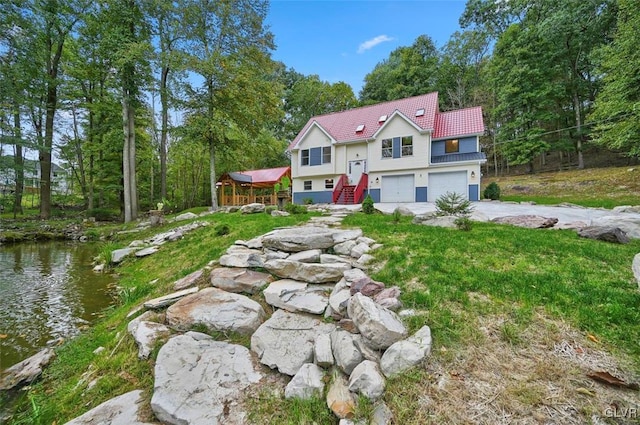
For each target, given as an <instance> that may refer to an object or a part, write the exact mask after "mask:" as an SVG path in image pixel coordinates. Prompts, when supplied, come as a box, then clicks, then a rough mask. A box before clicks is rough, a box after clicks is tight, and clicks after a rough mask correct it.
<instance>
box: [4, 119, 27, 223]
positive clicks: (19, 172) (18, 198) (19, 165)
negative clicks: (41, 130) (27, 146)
mask: <svg viewBox="0 0 640 425" xmlns="http://www.w3.org/2000/svg"><path fill="white" fill-rule="evenodd" d="M13 137H14V140H15V147H16V157H15V161H14V167H15V168H14V170H15V174H16V191H15V198H14V203H13V218H14V219H15V218H16V214H23V211H22V191H23V189H24V160H23V158H22V128H21V123H20V111H19V110H18V109H17V108H16V111H15V112H14V114H13ZM1 152H2V151H0V153H1Z"/></svg>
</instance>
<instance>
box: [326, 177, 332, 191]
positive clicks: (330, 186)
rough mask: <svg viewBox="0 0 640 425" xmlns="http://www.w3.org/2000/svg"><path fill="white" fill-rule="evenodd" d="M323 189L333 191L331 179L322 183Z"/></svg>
mask: <svg viewBox="0 0 640 425" xmlns="http://www.w3.org/2000/svg"><path fill="white" fill-rule="evenodd" d="M324 188H325V189H333V179H326V180H325V181H324Z"/></svg>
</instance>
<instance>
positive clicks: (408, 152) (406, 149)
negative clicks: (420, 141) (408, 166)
mask: <svg viewBox="0 0 640 425" xmlns="http://www.w3.org/2000/svg"><path fill="white" fill-rule="evenodd" d="M401 152H402V156H413V137H412V136H405V137H403V138H402V151H401Z"/></svg>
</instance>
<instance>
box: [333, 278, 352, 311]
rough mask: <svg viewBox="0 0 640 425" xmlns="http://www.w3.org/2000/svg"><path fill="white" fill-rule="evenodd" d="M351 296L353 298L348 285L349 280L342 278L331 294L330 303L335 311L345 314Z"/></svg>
mask: <svg viewBox="0 0 640 425" xmlns="http://www.w3.org/2000/svg"><path fill="white" fill-rule="evenodd" d="M349 298H351V292H350V290H349V287H348V286H347V281H346V280H345V279H341V280H340V281H339V282H338V283H337V284H336V286H334V287H333V290H332V291H331V294H330V295H329V305H330V306H331V309H332V310H333V311H334V312H335V313H337V314H339V315H341V316H345V315H346V314H347V304H348V301H349Z"/></svg>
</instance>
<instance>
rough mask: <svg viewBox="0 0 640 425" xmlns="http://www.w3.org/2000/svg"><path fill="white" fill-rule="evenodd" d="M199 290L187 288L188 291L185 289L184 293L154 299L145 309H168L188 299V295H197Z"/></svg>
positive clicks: (145, 305) (148, 302)
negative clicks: (167, 307) (185, 298)
mask: <svg viewBox="0 0 640 425" xmlns="http://www.w3.org/2000/svg"><path fill="white" fill-rule="evenodd" d="M198 290H199V289H198V288H187V289H183V290H182V291H177V292H173V293H171V294H168V295H164V296H162V297H158V298H154V299H152V300H149V301H147V302H145V303H144V308H149V309H156V308H162V307H166V306H168V305H171V304H173V303H175V302H178V301H179V300H181V299H182V298H184V297H186V296H187V295H191V294H195V293H196V292H198Z"/></svg>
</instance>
